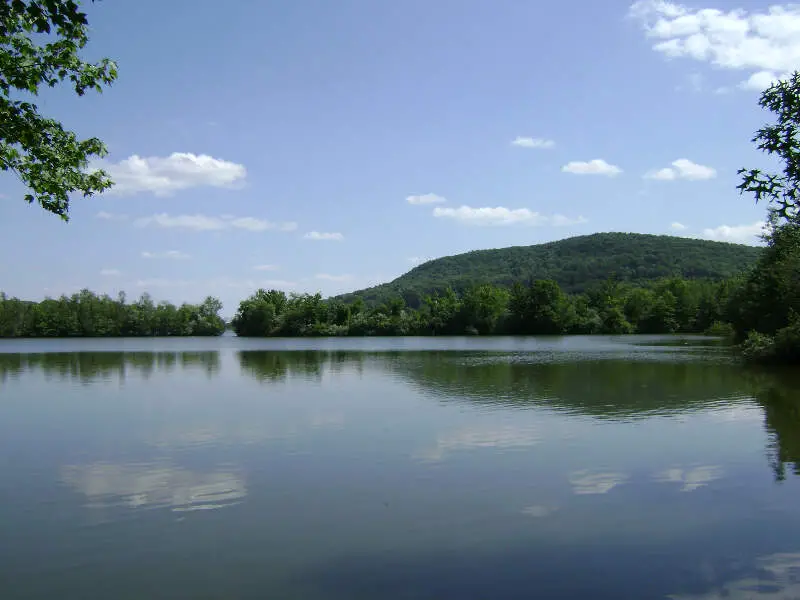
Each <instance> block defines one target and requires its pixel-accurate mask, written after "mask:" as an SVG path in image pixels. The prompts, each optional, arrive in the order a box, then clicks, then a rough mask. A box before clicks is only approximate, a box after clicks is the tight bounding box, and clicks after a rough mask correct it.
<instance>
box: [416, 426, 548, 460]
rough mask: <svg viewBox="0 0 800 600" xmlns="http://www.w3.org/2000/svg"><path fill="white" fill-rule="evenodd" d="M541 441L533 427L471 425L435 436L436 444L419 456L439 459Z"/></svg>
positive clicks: (511, 447) (525, 445)
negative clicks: (453, 454) (466, 452)
mask: <svg viewBox="0 0 800 600" xmlns="http://www.w3.org/2000/svg"><path fill="white" fill-rule="evenodd" d="M540 441H541V434H540V433H539V432H538V431H537V430H536V429H535V428H533V427H521V426H516V425H505V426H502V427H482V428H479V427H473V428H469V429H462V430H460V431H455V432H453V433H444V434H441V435H439V436H438V437H437V439H436V445H435V446H434V447H433V448H430V449H429V450H426V451H424V452H422V453H421V454H420V455H419V458H422V459H423V460H428V461H440V460H442V459H444V458H445V457H446V456H447V455H448V454H452V453H455V452H459V451H464V450H474V449H477V448H496V449H501V450H510V449H515V448H516V449H520V448H529V447H530V446H533V445H535V444H537V443H539V442H540Z"/></svg>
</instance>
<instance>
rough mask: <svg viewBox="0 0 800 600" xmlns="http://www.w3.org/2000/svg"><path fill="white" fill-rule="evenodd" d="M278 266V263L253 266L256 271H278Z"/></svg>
mask: <svg viewBox="0 0 800 600" xmlns="http://www.w3.org/2000/svg"><path fill="white" fill-rule="evenodd" d="M278 268H279V267H278V266H276V265H256V266H254V267H253V270H254V271H277V270H278Z"/></svg>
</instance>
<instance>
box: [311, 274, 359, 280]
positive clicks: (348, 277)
mask: <svg viewBox="0 0 800 600" xmlns="http://www.w3.org/2000/svg"><path fill="white" fill-rule="evenodd" d="M314 277H315V278H316V279H321V280H323V281H338V282H344V281H351V280H352V279H353V276H352V275H331V274H330V273H317V274H316V275H315V276H314Z"/></svg>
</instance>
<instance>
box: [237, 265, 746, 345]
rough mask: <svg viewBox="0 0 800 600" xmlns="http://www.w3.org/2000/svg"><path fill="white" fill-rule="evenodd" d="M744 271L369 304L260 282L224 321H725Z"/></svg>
mask: <svg viewBox="0 0 800 600" xmlns="http://www.w3.org/2000/svg"><path fill="white" fill-rule="evenodd" d="M744 281H745V280H744V279H743V278H737V279H731V280H724V281H720V282H712V281H704V280H688V279H683V278H669V279H663V280H659V281H656V282H653V283H652V284H651V285H649V286H646V287H637V286H633V285H630V284H626V283H622V282H618V281H616V280H614V279H613V278H610V279H608V280H607V281H606V282H604V283H603V284H602V285H600V286H597V287H596V288H595V289H593V290H591V291H589V292H587V293H585V294H567V293H565V292H564V291H563V290H562V289H561V287H560V286H559V285H558V283H556V282H555V281H552V280H534V281H530V282H528V283H525V284H522V283H516V284H514V285H513V286H511V288H504V287H500V286H494V285H491V284H479V285H474V286H472V287H469V288H468V289H467V290H466V291H465V292H463V293H462V294H458V293H456V292H455V291H453V290H452V289H451V288H448V289H447V290H445V291H443V292H440V293H434V294H430V295H426V296H423V298H422V303H421V306H420V307H419V308H411V307H408V306H406V304H405V302H404V300H403V299H402V298H401V297H396V298H392V299H390V300H388V301H386V302H383V303H381V304H378V305H377V306H374V307H367V306H366V305H365V304H364V302H363V301H362V300H360V299H356V300H355V301H353V302H351V303H345V302H343V301H341V300H339V299H335V298H334V299H328V300H326V299H323V298H322V296H321V295H320V294H289V295H287V294H286V293H284V292H282V291H279V290H258V291H257V292H256V293H255V294H253V295H252V296H250V297H249V298H247V299H246V300H244V301H242V302H241V303H240V305H239V309H238V311H237V312H236V316H235V317H234V318H233V320H232V322H231V325H232V327H233V330H234V331H235V332H236V334H237V335H240V336H255V337H258V336H285V337H294V336H381V335H383V336H398V335H564V334H587V335H591V334H630V333H652V334H669V333H705V332H710V331H715V332H719V331H726V332H727V331H730V330H731V324H732V323H733V322H735V321H736V320H737V313H738V312H740V311H741V310H742V303H743V302H744V299H743V298H742V297H741V294H740V292H741V290H742V289H744V287H743V284H744Z"/></svg>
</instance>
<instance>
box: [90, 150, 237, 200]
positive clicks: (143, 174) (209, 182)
mask: <svg viewBox="0 0 800 600" xmlns="http://www.w3.org/2000/svg"><path fill="white" fill-rule="evenodd" d="M93 166H96V167H98V168H102V169H104V170H105V171H106V172H107V173H108V174H109V176H110V177H111V179H112V180H113V181H114V187H112V188H111V189H110V190H109V191H108V192H107V193H108V194H117V195H131V194H139V193H143V192H145V193H153V194H155V195H156V196H169V195H171V194H173V193H175V192H176V191H179V190H185V189H189V188H194V187H202V186H210V187H222V188H230V187H235V186H237V185H239V184H241V183H243V182H244V179H245V177H246V176H247V170H246V169H245V168H244V166H243V165H240V164H237V163H234V162H229V161H226V160H222V159H219V158H214V157H212V156H208V155H207V154H199V155H198V154H192V153H191V152H173V153H172V154H170V155H169V156H167V157H158V156H151V157H140V156H137V155H136V154H134V155H133V156H130V157H128V158H126V159H125V160H123V161H120V162H118V163H106V162H105V161H100V162H98V163H96V165H93Z"/></svg>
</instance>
